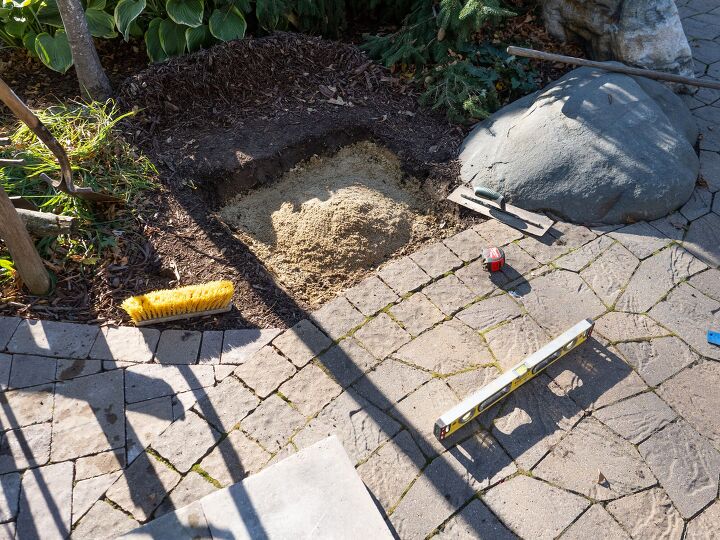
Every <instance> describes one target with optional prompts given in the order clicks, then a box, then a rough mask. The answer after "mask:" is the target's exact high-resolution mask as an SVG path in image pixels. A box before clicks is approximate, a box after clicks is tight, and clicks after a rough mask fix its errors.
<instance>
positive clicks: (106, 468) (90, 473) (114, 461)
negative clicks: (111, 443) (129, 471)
mask: <svg viewBox="0 0 720 540" xmlns="http://www.w3.org/2000/svg"><path fill="white" fill-rule="evenodd" d="M124 467H125V452H123V451H122V450H114V451H110V450H109V451H107V452H100V453H99V454H95V455H94V456H85V457H81V458H79V459H78V460H76V461H75V481H76V482H79V481H80V480H85V479H86V478H92V477H94V476H102V475H104V474H108V473H111V472H115V471H119V470H120V469H123V468H124Z"/></svg>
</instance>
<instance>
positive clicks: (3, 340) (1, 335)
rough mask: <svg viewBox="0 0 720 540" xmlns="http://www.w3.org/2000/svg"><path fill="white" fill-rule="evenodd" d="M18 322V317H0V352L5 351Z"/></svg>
mask: <svg viewBox="0 0 720 540" xmlns="http://www.w3.org/2000/svg"><path fill="white" fill-rule="evenodd" d="M20 320H21V319H20V317H0V351H2V350H3V349H5V346H6V345H7V344H8V342H9V341H10V338H11V337H12V335H13V332H15V329H16V328H17V327H18V324H20Z"/></svg>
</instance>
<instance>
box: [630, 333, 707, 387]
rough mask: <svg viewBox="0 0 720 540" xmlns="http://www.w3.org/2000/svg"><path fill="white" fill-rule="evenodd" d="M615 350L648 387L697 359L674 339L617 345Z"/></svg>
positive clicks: (658, 339)
mask: <svg viewBox="0 0 720 540" xmlns="http://www.w3.org/2000/svg"><path fill="white" fill-rule="evenodd" d="M617 349H618V351H620V354H621V355H622V356H623V358H625V360H626V361H627V363H628V364H630V365H631V366H632V367H634V368H635V371H637V372H638V374H639V375H640V376H641V377H642V378H643V380H644V381H645V382H646V383H647V384H648V385H650V386H657V385H658V384H660V383H661V382H663V381H664V380H665V379H667V378H668V377H671V376H672V375H674V374H675V373H677V372H678V371H680V370H681V369H683V368H684V367H685V366H687V365H689V364H691V363H693V362H695V361H696V360H697V359H698V355H697V354H695V353H694V352H693V351H692V350H691V349H690V347H688V346H687V345H685V344H684V343H683V342H682V341H680V340H679V339H678V338H676V337H664V338H656V339H653V340H652V341H640V342H630V343H619V344H618V345H617Z"/></svg>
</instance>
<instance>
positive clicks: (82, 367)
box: [55, 358, 103, 381]
mask: <svg viewBox="0 0 720 540" xmlns="http://www.w3.org/2000/svg"><path fill="white" fill-rule="evenodd" d="M102 364H103V363H102V360H82V359H80V358H76V359H74V360H73V359H71V358H58V359H57V374H56V375H55V379H56V380H58V381H68V380H70V379H75V378H76V377H85V376H86V375H93V374H95V373H100V372H101V371H102V369H103V366H102Z"/></svg>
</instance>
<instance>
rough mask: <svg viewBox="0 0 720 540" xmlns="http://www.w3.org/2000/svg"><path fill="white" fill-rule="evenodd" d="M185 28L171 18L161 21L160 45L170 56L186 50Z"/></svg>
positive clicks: (159, 29) (159, 30) (178, 54)
mask: <svg viewBox="0 0 720 540" xmlns="http://www.w3.org/2000/svg"><path fill="white" fill-rule="evenodd" d="M185 28H187V27H186V26H184V25H182V24H177V23H175V22H173V21H171V20H170V19H163V20H162V21H160V27H159V28H158V36H159V38H160V45H161V46H162V48H163V51H165V54H167V55H168V56H180V55H181V54H182V53H184V52H185Z"/></svg>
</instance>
